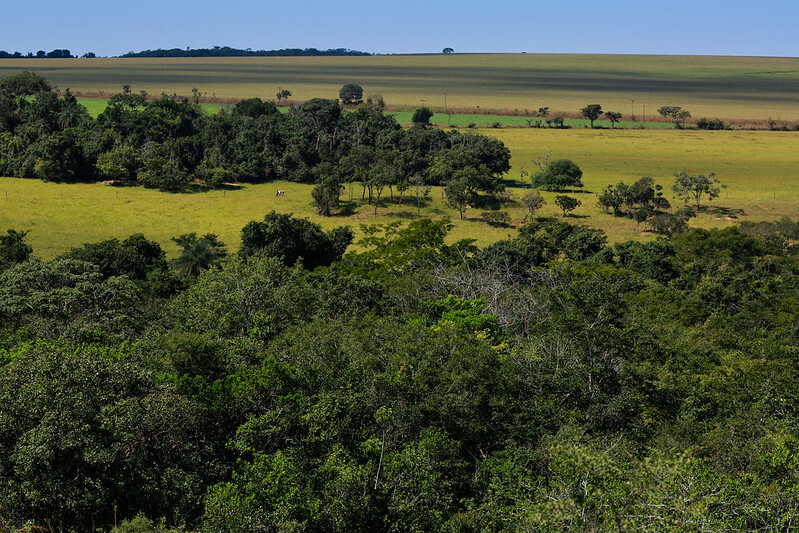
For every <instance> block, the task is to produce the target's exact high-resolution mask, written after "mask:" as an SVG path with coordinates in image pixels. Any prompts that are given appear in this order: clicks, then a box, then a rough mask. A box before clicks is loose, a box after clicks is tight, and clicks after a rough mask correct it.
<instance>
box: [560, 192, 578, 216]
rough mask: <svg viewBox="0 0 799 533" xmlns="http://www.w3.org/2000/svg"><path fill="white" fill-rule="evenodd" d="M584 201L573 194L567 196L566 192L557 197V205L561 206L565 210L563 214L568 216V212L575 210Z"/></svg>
mask: <svg viewBox="0 0 799 533" xmlns="http://www.w3.org/2000/svg"><path fill="white" fill-rule="evenodd" d="M581 204H582V202H580V200H578V199H577V198H574V197H573V196H567V195H565V194H559V195H557V196H556V197H555V205H557V206H558V207H560V208H561V209H562V210H563V216H564V217H565V216H566V213H568V212H569V211H574V210H575V209H577V207H578V206H579V205H581Z"/></svg>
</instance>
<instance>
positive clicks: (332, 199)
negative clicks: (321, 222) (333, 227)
mask: <svg viewBox="0 0 799 533" xmlns="http://www.w3.org/2000/svg"><path fill="white" fill-rule="evenodd" d="M341 188H342V186H341V182H340V181H339V179H338V178H336V177H334V176H327V177H324V178H322V179H321V180H319V182H318V183H317V184H316V186H315V187H314V188H313V190H312V191H311V196H312V197H313V200H314V205H315V206H316V211H317V213H319V214H320V215H322V216H326V217H329V216H330V215H331V214H332V210H333V209H335V208H337V207H338V204H339V198H340V195H341Z"/></svg>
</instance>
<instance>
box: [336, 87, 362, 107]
mask: <svg viewBox="0 0 799 533" xmlns="http://www.w3.org/2000/svg"><path fill="white" fill-rule="evenodd" d="M338 97H339V99H340V100H341V104H342V105H359V104H362V103H363V87H361V86H360V85H358V84H356V83H348V84H346V85H345V86H343V87H342V88H341V90H340V91H339V92H338Z"/></svg>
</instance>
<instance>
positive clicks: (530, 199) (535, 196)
mask: <svg viewBox="0 0 799 533" xmlns="http://www.w3.org/2000/svg"><path fill="white" fill-rule="evenodd" d="M545 203H546V202H544V197H543V196H541V193H540V192H538V191H530V192H528V193H527V194H525V195H524V196H522V205H524V207H525V208H526V209H527V212H526V213H525V214H524V221H523V222H527V219H528V218H530V219H532V218H533V216H534V215H535V212H536V211H538V210H539V209H541V207H542V206H543V205H544V204H545Z"/></svg>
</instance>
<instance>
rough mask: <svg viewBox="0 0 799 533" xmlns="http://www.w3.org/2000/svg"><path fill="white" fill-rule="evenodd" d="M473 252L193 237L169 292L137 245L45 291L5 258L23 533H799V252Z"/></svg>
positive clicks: (159, 262)
mask: <svg viewBox="0 0 799 533" xmlns="http://www.w3.org/2000/svg"><path fill="white" fill-rule="evenodd" d="M450 228H451V225H450V224H449V223H448V222H447V221H446V220H440V221H431V220H425V219H420V220H416V221H413V222H411V223H410V224H407V225H403V224H400V223H396V224H390V225H383V226H374V227H371V228H368V229H367V231H366V232H365V233H366V235H367V236H366V237H365V238H364V239H363V240H362V241H361V242H360V246H359V247H358V250H357V251H349V252H346V253H345V249H346V246H347V244H348V243H349V242H351V239H352V233H351V232H350V231H349V229H348V228H339V229H338V230H334V231H332V232H323V231H322V230H321V229H320V228H319V227H318V226H316V225H314V224H313V223H310V222H308V221H307V220H304V219H297V218H294V217H291V216H286V215H277V214H275V213H271V214H267V216H266V217H265V218H264V220H263V222H258V221H253V222H251V223H250V224H248V225H247V226H245V227H244V228H243V229H242V241H243V242H242V247H241V249H242V252H241V253H239V254H232V255H230V254H226V253H224V252H225V243H221V242H219V241H218V240H217V239H216V238H215V236H213V235H205V236H202V237H198V236H197V235H194V234H192V235H184V236H181V237H180V238H179V239H177V240H178V241H179V242H180V243H182V244H181V245H182V247H183V253H182V254H181V257H179V258H178V259H176V260H175V261H174V262H172V264H170V263H168V262H167V261H166V260H165V259H164V253H163V251H162V250H161V248H160V246H159V245H158V244H157V243H154V242H152V241H149V240H148V239H147V238H146V237H145V236H143V235H132V236H130V237H129V238H127V239H124V240H117V239H111V240H108V241H103V242H99V243H87V244H85V245H84V246H82V247H79V248H76V249H74V250H72V251H71V252H69V253H67V254H65V255H63V256H61V257H58V258H56V259H54V260H52V261H50V262H42V261H40V260H38V259H36V258H35V250H31V249H30V247H29V246H27V245H26V243H25V232H24V231H15V230H9V231H8V232H7V235H4V236H0V260H1V261H0V268H2V270H0V327H2V331H3V335H2V336H0V524H3V525H4V527H11V528H13V527H20V526H22V525H23V524H36V525H37V526H38V527H40V528H41V529H42V530H46V531H56V530H58V531H62V530H63V531H87V530H90V529H94V528H97V530H103V531H110V530H111V528H113V527H114V524H115V520H118V521H119V522H120V523H121V525H120V531H154V530H155V529H154V528H156V526H157V527H158V530H159V531H164V530H166V529H172V530H180V531H187V530H189V531H199V530H206V531H230V532H234V531H235V532H251V531H276V530H281V531H283V530H290V531H386V532H390V531H520V530H562V531H570V530H614V531H616V530H626V529H637V530H646V531H707V530H712V531H719V530H735V531H740V530H751V531H782V530H785V528H786V527H788V525H789V524H790V523H792V522H794V521H795V520H796V517H797V516H796V515H797V508H799V507H797V505H798V504H799V500H798V499H797V490H799V461H797V458H798V457H799V456H798V455H797V452H799V413H797V410H796V406H797V405H799V402H797V400H798V399H797V397H796V387H795V383H796V381H797V379H799V376H798V375H797V370H796V369H797V366H796V361H795V359H796V356H797V352H796V346H797V345H799V331H798V330H797V324H799V303H798V302H799V298H797V289H798V288H799V255H797V246H796V244H797V242H799V224H798V223H796V222H793V221H791V220H788V219H783V220H781V221H779V222H777V223H757V224H754V223H745V224H741V225H740V226H739V227H732V228H727V229H723V230H701V229H693V230H688V231H686V232H683V233H681V234H679V235H678V236H675V237H672V238H670V239H665V238H663V239H660V240H657V241H655V242H651V243H645V244H642V243H638V242H624V243H619V244H616V245H613V246H609V245H608V244H607V243H606V238H605V236H604V234H603V233H602V232H600V231H598V230H593V229H589V228H582V227H579V226H576V225H570V224H568V223H566V222H563V221H560V220H555V219H546V218H537V219H533V221H532V222H531V223H529V224H527V225H525V226H523V227H521V229H520V230H519V231H518V233H517V234H516V235H515V236H513V237H512V238H509V239H507V240H503V241H500V242H497V243H495V244H493V245H491V246H489V247H486V248H482V249H481V248H477V247H475V246H474V245H473V244H472V243H471V242H469V241H459V242H455V243H451V244H447V243H446V240H445V239H446V236H447V233H448V231H449V229H450ZM202 242H205V244H204V245H202V246H200V245H198V243H202ZM298 243H302V247H301V249H300V248H298V247H297V244H298ZM203 250H205V252H206V253H203ZM208 250H212V251H215V252H216V253H215V254H212V255H210V256H209V255H208V254H207V252H208ZM296 258H301V259H299V260H298V259H296ZM321 258H324V259H321ZM309 259H313V261H309ZM197 264H202V265H203V268H201V269H194V268H186V266H187V265H197ZM158 524H161V525H158ZM137 528H138V529H137Z"/></svg>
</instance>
